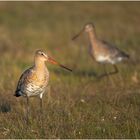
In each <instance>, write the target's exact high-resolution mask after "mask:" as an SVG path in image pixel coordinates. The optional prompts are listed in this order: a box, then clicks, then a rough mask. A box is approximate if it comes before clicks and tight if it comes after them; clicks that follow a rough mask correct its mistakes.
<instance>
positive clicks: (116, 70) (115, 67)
mask: <svg viewBox="0 0 140 140" xmlns="http://www.w3.org/2000/svg"><path fill="white" fill-rule="evenodd" d="M113 67H114V70H115V71H114V72H112V73H113V74H116V73H118V72H119V70H118V68H117V66H116V65H113Z"/></svg>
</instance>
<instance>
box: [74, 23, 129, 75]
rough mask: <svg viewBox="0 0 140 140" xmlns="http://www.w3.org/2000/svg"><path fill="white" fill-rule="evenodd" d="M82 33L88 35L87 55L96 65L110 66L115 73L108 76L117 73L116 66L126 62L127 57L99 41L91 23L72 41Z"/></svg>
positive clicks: (113, 47) (110, 45) (111, 46)
mask: <svg viewBox="0 0 140 140" xmlns="http://www.w3.org/2000/svg"><path fill="white" fill-rule="evenodd" d="M83 31H85V32H86V33H87V34H88V38H89V42H90V46H89V54H90V55H91V57H92V58H93V59H94V60H95V61H96V62H98V63H102V64H106V63H109V64H112V65H113V67H114V69H115V71H113V72H110V73H108V74H115V73H118V68H117V66H116V64H117V63H119V62H121V61H123V60H127V59H128V58H129V55H128V54H126V53H125V52H123V51H121V50H120V49H118V48H117V47H116V46H114V45H112V44H110V43H108V42H106V41H104V40H100V39H99V38H98V36H97V34H96V30H95V26H94V24H92V23H89V24H86V25H85V26H84V28H83V29H82V30H81V31H80V32H79V33H78V34H77V35H76V36H74V37H73V38H72V40H75V39H76V38H77V37H78V36H79V35H80V34H81V33H82V32H83ZM108 74H107V75H108Z"/></svg>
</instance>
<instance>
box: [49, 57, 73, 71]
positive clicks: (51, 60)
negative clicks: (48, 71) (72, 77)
mask: <svg viewBox="0 0 140 140" xmlns="http://www.w3.org/2000/svg"><path fill="white" fill-rule="evenodd" d="M48 61H49V62H50V63H52V64H54V65H58V66H60V67H62V68H64V69H66V70H68V71H71V72H72V69H69V68H67V67H66V66H64V65H62V64H60V63H58V62H57V61H56V60H54V59H53V58H51V57H48Z"/></svg>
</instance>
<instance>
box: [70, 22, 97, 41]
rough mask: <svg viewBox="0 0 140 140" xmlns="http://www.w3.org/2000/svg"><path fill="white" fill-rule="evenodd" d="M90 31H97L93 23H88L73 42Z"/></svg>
mask: <svg viewBox="0 0 140 140" xmlns="http://www.w3.org/2000/svg"><path fill="white" fill-rule="evenodd" d="M90 31H95V26H94V24H93V23H88V24H86V25H85V26H84V27H83V29H82V30H81V31H80V32H79V33H78V34H76V35H75V36H74V37H73V38H72V40H75V39H76V38H77V37H79V36H80V35H81V34H82V33H83V32H90Z"/></svg>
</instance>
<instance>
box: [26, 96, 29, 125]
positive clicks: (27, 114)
mask: <svg viewBox="0 0 140 140" xmlns="http://www.w3.org/2000/svg"><path fill="white" fill-rule="evenodd" d="M29 111H30V106H29V97H28V96H27V112H26V119H27V124H28V123H29Z"/></svg>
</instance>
